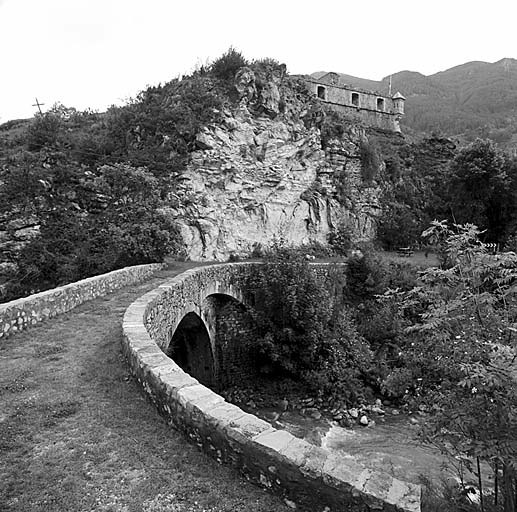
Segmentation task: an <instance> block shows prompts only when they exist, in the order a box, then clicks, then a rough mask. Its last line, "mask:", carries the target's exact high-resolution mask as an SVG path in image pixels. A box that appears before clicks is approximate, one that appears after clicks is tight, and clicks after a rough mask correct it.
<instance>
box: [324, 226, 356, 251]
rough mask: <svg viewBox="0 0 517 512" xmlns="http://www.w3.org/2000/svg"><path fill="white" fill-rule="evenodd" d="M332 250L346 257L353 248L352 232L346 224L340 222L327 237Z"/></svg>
mask: <svg viewBox="0 0 517 512" xmlns="http://www.w3.org/2000/svg"><path fill="white" fill-rule="evenodd" d="M327 242H328V244H329V246H330V248H331V249H332V250H333V251H334V252H335V253H336V254H339V255H341V256H346V255H347V254H348V252H349V251H350V249H351V248H352V230H351V229H350V227H349V226H348V225H347V224H346V223H344V222H340V223H339V224H338V225H337V226H336V227H335V228H334V229H333V230H332V231H331V232H330V233H329V234H328V236H327Z"/></svg>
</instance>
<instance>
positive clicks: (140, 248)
mask: <svg viewBox="0 0 517 512" xmlns="http://www.w3.org/2000/svg"><path fill="white" fill-rule="evenodd" d="M43 175H44V177H45V179H44V180H43V178H42V176H43ZM17 176H18V173H13V174H12V175H9V176H8V181H7V185H8V186H7V189H8V190H10V189H11V190H12V188H13V186H12V185H9V183H10V180H11V179H14V180H16V179H17ZM40 176H41V177H40V178H39V179H37V178H38V176H37V175H33V176H31V179H34V180H35V181H36V182H37V183H39V182H44V194H42V195H38V198H39V202H38V203H36V204H33V207H34V208H35V210H34V213H35V214H37V216H38V218H39V221H40V233H39V236H38V237H36V238H34V239H33V240H31V241H30V242H29V243H28V244H27V245H26V246H25V247H24V248H23V249H22V251H21V254H20V256H19V260H18V262H17V263H18V267H19V271H18V274H17V276H16V279H15V280H14V281H13V283H11V288H10V290H9V294H10V296H11V297H15V296H17V295H23V294H27V293H31V292H34V291H38V290H40V289H45V288H49V287H53V286H56V285H58V284H63V283H66V282H70V281H74V280H77V279H81V278H84V277H88V276H91V275H95V274H99V273H103V272H107V271H110V270H114V269H116V268H121V267H124V266H127V265H134V264H140V263H150V262H155V261H162V260H163V258H164V256H165V255H166V254H169V253H176V254H179V253H180V251H181V245H180V239H181V238H180V234H179V232H178V230H177V228H176V226H175V223H174V221H173V219H172V216H171V214H170V213H169V212H168V211H167V210H166V209H164V208H162V207H161V199H160V190H159V186H158V180H157V178H155V177H154V176H153V175H152V174H151V173H150V172H149V171H148V170H147V169H145V168H134V167H131V166H129V165H127V164H115V165H106V166H103V167H101V168H100V169H99V170H98V173H97V175H93V174H91V175H85V174H84V173H82V172H80V171H79V170H77V169H75V168H73V167H71V168H69V167H68V166H56V167H54V168H52V169H51V170H46V169H43V170H42V171H40ZM29 193H30V194H33V192H31V191H30V190H29ZM20 195H21V193H20ZM30 197H31V195H29V196H28V197H27V198H26V200H29V199H30Z"/></svg>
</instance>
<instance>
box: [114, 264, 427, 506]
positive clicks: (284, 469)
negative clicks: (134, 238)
mask: <svg viewBox="0 0 517 512" xmlns="http://www.w3.org/2000/svg"><path fill="white" fill-rule="evenodd" d="M256 265H257V264H251V263H243V264H238V263H237V264H236V263H233V264H222V265H214V266H207V267H201V268H197V269H193V270H189V271H187V272H185V273H183V274H181V275H179V276H177V277H176V278H174V279H172V280H169V281H167V282H166V283H164V284H163V285H161V286H160V287H158V288H156V289H155V290H153V291H151V292H149V293H147V294H145V295H143V296H142V297H140V298H139V299H138V300H137V301H135V302H134V303H133V304H132V305H131V306H130V307H129V308H128V309H127V311H126V314H125V316H124V321H123V333H124V336H123V350H124V353H125V355H126V357H127V359H128V362H129V365H130V367H131V370H132V372H133V374H134V375H135V377H136V379H137V380H138V381H139V383H140V384H141V385H142V387H143V388H144V390H145V391H146V393H147V394H148V396H149V397H150V399H151V401H152V402H153V403H154V404H155V405H156V407H157V408H158V410H159V411H160V412H161V414H162V415H163V416H164V417H165V418H166V420H167V422H168V423H169V424H171V425H174V426H175V427H176V428H178V429H180V430H182V431H183V432H184V433H185V434H186V436H187V437H188V438H189V439H190V440H191V441H192V442H193V443H196V444H197V445H198V446H199V447H200V448H201V449H202V450H204V451H205V452H206V453H207V454H209V455H210V456H212V457H214V458H215V459H216V460H217V461H218V462H220V463H226V464H229V465H232V466H234V467H237V468H239V469H240V470H241V471H242V472H244V473H245V475H246V476H247V478H249V479H250V480H251V481H253V482H254V483H256V484H258V485H261V486H264V487H266V488H269V489H271V490H273V491H275V492H276V493H278V494H280V495H281V496H283V497H284V500H285V501H286V503H288V504H289V505H290V506H292V507H293V508H294V507H296V506H300V507H301V508H302V509H306V510H311V511H318V512H324V511H326V512H329V511H331V512H338V511H345V510H346V511H356V512H359V511H360V512H367V511H373V510H383V511H386V512H388V511H389V512H395V511H398V512H402V511H404V512H418V511H420V487H419V486H418V485H414V484H410V483H406V482H402V481H400V480H397V479H395V478H392V477H391V476H390V475H388V474H384V473H379V472H374V471H371V470H369V469H367V468H365V467H364V466H362V465H361V464H360V463H358V462H357V461H356V460H355V459H354V458H353V457H351V456H346V455H343V454H339V453H330V452H329V451H327V450H325V449H323V448H320V447H317V446H314V445H311V444H310V443H308V442H306V441H304V440H302V439H299V438H296V437H294V436H293V435H291V434H290V433H288V432H286V431H283V430H277V429H275V428H273V427H272V426H271V425H270V424H269V423H267V422H265V421H263V420H261V419H259V418H257V417H255V416H253V415H252V414H248V413H245V412H244V411H242V410H241V409H240V408H238V407H237V406H235V405H233V404H230V403H227V402H226V401H225V400H224V399H223V398H222V397H221V396H219V395H218V394H216V393H215V392H213V391H212V390H211V389H209V388H207V387H205V386H203V385H201V384H200V383H199V382H198V381H197V380H196V379H195V378H193V377H192V376H190V375H188V374H187V373H185V372H184V371H183V370H182V369H181V368H180V367H179V366H178V365H177V364H176V363H175V362H174V361H173V360H172V359H170V358H169V357H167V356H166V355H165V353H164V350H165V349H166V348H167V345H168V343H169V342H170V336H171V332H173V331H174V328H175V326H177V325H178V324H179V323H180V322H181V319H182V318H183V316H184V315H185V314H186V313H188V312H191V311H199V312H201V308H202V303H203V300H204V298H206V297H207V296H208V295H211V294H214V293H217V294H219V293H222V294H226V295H230V296H233V297H235V298H240V299H241V300H244V298H245V297H244V295H245V293H243V292H244V291H245V290H244V288H243V284H244V283H245V279H246V277H247V276H249V275H250V273H251V272H253V271H254V270H256V268H257V267H256ZM317 271H318V272H322V269H321V268H320V269H318V270H317ZM324 271H325V270H324V269H323V272H324Z"/></svg>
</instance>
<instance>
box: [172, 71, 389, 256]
mask: <svg viewBox="0 0 517 512" xmlns="http://www.w3.org/2000/svg"><path fill="white" fill-rule="evenodd" d="M285 82H286V78H285V76H284V74H283V73H282V70H276V72H269V73H267V74H266V76H265V77H264V76H260V77H257V76H255V74H254V72H253V71H252V70H251V69H249V68H242V69H241V70H240V71H239V73H238V74H237V76H236V89H237V91H238V93H239V96H240V103H239V107H238V108H237V109H235V110H233V111H230V110H227V111H225V112H224V113H223V114H224V115H223V121H222V123H220V124H217V125H213V126H207V127H205V128H204V130H203V131H202V133H200V134H199V135H198V138H197V142H198V148H200V149H199V150H197V151H195V152H193V154H192V155H191V159H190V162H189V164H188V167H187V169H186V170H185V172H184V173H183V174H182V175H181V176H180V183H179V185H178V187H177V190H176V191H175V194H176V197H175V196H174V195H171V204H174V205H179V206H175V216H176V218H177V221H178V222H179V224H180V226H181V231H182V234H183V237H184V240H185V242H186V245H187V250H188V255H189V257H191V258H193V259H213V258H215V259H220V260H222V259H226V258H227V257H228V256H229V255H230V254H237V255H243V254H249V253H250V252H251V251H252V250H253V248H254V247H256V246H257V245H261V246H268V245H270V244H271V242H272V241H273V240H274V239H275V238H277V239H278V238H282V239H285V240H286V241H287V242H288V243H292V244H295V245H300V244H304V243H309V242H310V241H314V240H316V241H319V242H323V243H325V242H326V236H327V234H328V233H329V232H330V231H331V230H332V229H334V228H335V226H337V225H338V224H339V223H341V222H344V223H345V224H347V225H348V226H349V227H350V228H351V229H352V231H353V234H354V237H355V238H356V239H358V240H371V239H372V238H373V237H374V234H375V221H376V218H377V217H378V216H379V215H380V207H379V195H380V190H379V188H378V187H377V186H374V185H371V184H370V185H367V184H365V183H364V182H363V178H362V172H361V158H360V149H359V148H360V142H361V140H362V139H364V138H365V136H366V135H365V131H364V129H362V128H360V127H359V126H356V125H350V126H349V127H348V129H347V130H346V133H345V134H344V135H343V136H342V137H341V138H340V140H335V141H332V143H330V144H328V145H327V147H326V149H322V143H321V134H320V130H319V129H318V128H317V126H311V125H310V123H306V122H305V123H304V118H305V120H306V118H307V116H308V113H307V109H308V105H307V103H305V102H304V100H303V98H302V97H301V95H296V88H295V87H293V85H292V83H291V84H288V85H287V84H286V83H285ZM306 124H307V125H308V126H306Z"/></svg>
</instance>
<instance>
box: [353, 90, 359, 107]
mask: <svg viewBox="0 0 517 512" xmlns="http://www.w3.org/2000/svg"><path fill="white" fill-rule="evenodd" d="M352 105H353V106H354V107H358V106H359V93H358V92H353V93H352Z"/></svg>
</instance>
